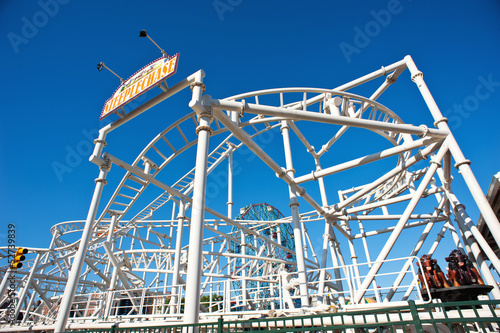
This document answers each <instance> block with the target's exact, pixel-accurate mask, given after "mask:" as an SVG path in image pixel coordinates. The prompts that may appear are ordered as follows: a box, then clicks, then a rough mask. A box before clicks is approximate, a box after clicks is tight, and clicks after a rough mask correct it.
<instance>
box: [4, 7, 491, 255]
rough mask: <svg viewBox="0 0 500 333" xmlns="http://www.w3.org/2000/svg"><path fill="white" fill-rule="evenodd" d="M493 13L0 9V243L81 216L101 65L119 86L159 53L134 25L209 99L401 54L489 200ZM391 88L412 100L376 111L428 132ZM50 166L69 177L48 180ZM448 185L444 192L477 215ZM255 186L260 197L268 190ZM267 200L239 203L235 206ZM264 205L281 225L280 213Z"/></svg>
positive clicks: (146, 124)
mask: <svg viewBox="0 0 500 333" xmlns="http://www.w3.org/2000/svg"><path fill="white" fill-rule="evenodd" d="M499 14H500V3H499V2H498V1H493V0H485V1H481V2H468V1H439V2H434V1H409V0H401V1H393V0H390V1H376V2H374V1H343V2H340V1H307V2H306V1H290V0H288V1H281V0H280V1H266V2H265V1H249V0H216V1H212V0H206V1H175V2H174V1H149V2H145V3H143V4H139V3H138V2H132V1H106V2H103V1H77V0H72V1H70V0H64V1H62V0H59V1H57V0H41V1H23V2H21V1H7V0H5V1H2V2H1V3H0V22H1V24H0V36H1V39H0V40H1V42H0V43H1V47H0V49H1V52H0V60H1V63H2V79H1V80H0V87H1V91H2V93H1V94H0V99H1V105H2V118H3V119H2V121H1V122H0V189H1V190H0V207H1V211H2V217H1V219H0V220H1V221H2V222H1V225H2V226H1V228H4V230H0V234H2V237H0V246H3V245H5V240H6V238H5V233H6V230H7V223H15V224H16V225H17V237H18V238H17V242H18V244H19V245H25V246H33V247H46V246H48V243H49V241H50V234H49V228H50V226H52V225H53V224H55V223H58V222H62V221H67V220H77V219H85V217H86V215H87V210H88V206H89V203H90V199H91V195H92V192H93V188H94V181H93V180H94V179H95V178H96V177H97V173H98V170H97V167H96V166H95V165H94V164H91V163H90V162H88V156H89V147H90V142H91V139H90V138H92V139H93V138H94V137H95V136H96V130H98V129H99V128H100V127H102V126H103V124H106V123H107V122H109V121H110V120H112V119H114V117H115V116H114V115H112V116H110V117H108V118H106V120H104V121H101V122H100V121H99V115H100V112H101V109H102V107H103V105H104V102H105V101H106V100H107V99H108V98H109V97H110V96H111V94H112V93H113V91H114V90H115V89H116V87H117V86H118V84H119V81H118V79H117V78H116V77H114V76H113V75H112V74H111V73H109V72H107V71H103V72H98V71H97V69H96V64H97V63H99V62H101V61H103V62H105V63H106V65H108V66H109V67H110V68H111V69H113V70H114V71H115V72H117V73H118V74H120V75H121V76H123V77H124V78H127V77H129V76H130V75H132V74H133V73H134V72H135V71H136V70H138V69H139V68H141V67H142V66H144V65H146V64H147V63H149V62H150V61H152V60H154V59H156V58H158V57H160V56H161V53H160V52H159V50H158V49H157V48H156V47H155V46H154V45H153V44H152V43H150V42H149V41H148V40H147V39H144V38H139V37H138V35H139V31H140V30H141V29H146V30H147V31H148V32H149V34H150V35H151V36H152V38H153V39H154V40H155V41H156V42H157V43H158V44H160V45H161V46H162V47H163V48H164V49H165V50H166V51H167V52H168V53H169V54H174V53H177V52H180V62H179V67H178V71H177V74H176V75H175V76H173V77H172V78H170V79H169V81H168V82H169V84H174V83H176V82H178V81H180V80H182V79H183V78H185V77H186V76H188V75H190V74H192V73H194V72H195V71H197V70H198V69H203V70H204V71H205V72H206V74H207V76H206V78H205V84H206V85H207V93H209V94H211V95H212V96H213V97H215V98H224V97H227V96H231V95H235V94H238V93H243V92H247V91H253V90H259V89H265V88H275V87H293V86H304V87H321V88H332V87H335V86H338V85H340V84H342V83H345V82H347V81H350V80H352V79H355V78H357V77H359V76H361V75H364V74H367V73H369V72H371V71H374V70H377V69H379V68H380V67H381V66H384V65H389V64H391V63H394V62H396V61H398V60H401V59H402V58H403V57H404V56H405V55H407V54H410V55H411V56H412V57H413V59H414V61H415V62H416V64H417V66H418V67H419V69H420V70H421V71H422V72H423V73H424V75H425V76H424V78H425V81H426V83H427V85H428V86H429V88H430V90H431V92H432V93H433V95H434V98H435V99H436V101H437V103H438V105H439V106H440V108H441V111H442V112H443V113H444V114H445V116H447V117H448V118H449V119H450V123H449V124H450V127H451V128H452V131H453V133H454V134H455V136H456V139H457V141H458V143H459V144H460V146H461V148H462V150H463V152H464V154H465V156H466V158H468V159H470V160H471V161H472V169H473V171H474V172H475V174H476V177H477V179H478V181H479V183H480V185H481V186H482V187H483V190H486V189H487V187H488V185H489V183H490V180H491V177H492V176H493V174H495V173H496V172H498V171H499V170H500V167H499V166H500V157H499V155H500V154H498V146H499V144H500V135H499V134H498V132H497V130H498V124H499V119H500V116H499V115H498V112H499V111H500V110H499V105H500V65H499V63H498V54H499V51H500V46H499V45H500V44H499V43H498V41H499V40H500V21H499V20H498V17H499ZM400 80H401V81H406V82H407V83H405V85H406V86H407V87H406V86H404V87H405V88H404V90H403V91H405V92H410V91H411V93H408V95H406V94H403V95H392V97H393V99H392V100H391V99H389V98H386V99H382V100H381V102H382V103H383V104H385V105H386V106H388V107H389V108H392V109H393V110H394V111H395V112H396V113H398V115H400V116H401V117H402V118H403V120H404V121H405V122H407V123H414V124H421V123H427V124H428V125H431V124H432V120H431V119H430V116H429V114H428V113H427V111H426V110H425V109H424V108H423V105H424V104H423V101H422V99H421V97H420V95H419V93H418V90H417V88H416V87H415V86H414V84H413V83H411V81H410V80H409V73H408V71H405V72H404V73H403V74H402V76H401V78H400ZM408 82H410V83H408ZM398 83H399V82H398ZM410 94H411V95H410ZM152 96H153V94H152V93H151V94H148V95H147V97H145V98H144V99H143V100H145V99H146V98H149V97H152ZM188 101H189V94H184V95H181V96H180V97H179V98H178V99H175V100H174V101H172V102H171V103H172V105H173V106H174V107H172V108H166V109H162V108H154V109H152V110H150V111H148V112H147V113H146V114H143V115H141V116H140V117H138V118H137V119H134V120H133V121H132V122H130V123H128V124H127V125H125V126H123V127H122V128H120V129H119V130H117V131H116V132H114V133H113V134H112V135H111V136H110V137H109V140H108V147H110V148H109V149H117V151H119V154H117V155H118V156H119V157H120V158H122V159H124V160H126V161H128V162H129V163H131V162H132V160H133V159H134V158H135V156H137V154H139V152H140V151H141V150H142V148H143V147H144V146H145V145H146V144H147V143H148V142H149V141H150V140H151V139H152V138H153V137H154V136H155V135H156V134H157V133H158V132H160V131H161V130H162V129H164V128H165V127H166V126H168V125H169V124H170V123H172V122H173V121H175V120H177V119H178V118H180V117H181V116H183V115H184V114H185V113H186V112H189V111H190V109H189V108H188V107H187V103H188ZM417 111H418V112H417ZM111 147H113V148H111ZM355 156H358V155H357V154H355ZM60 165H65V166H66V167H67V169H65V170H66V171H67V172H61V171H59V172H58V171H56V169H55V168H56V167H55V166H60ZM246 168H247V169H246V170H245V169H243V171H242V172H243V174H246V175H248V177H246V178H245V177H243V178H242V179H240V180H238V182H240V184H243V186H246V183H251V182H252V178H251V177H252V175H253V174H254V173H255V172H254V171H255V170H250V168H251V166H246ZM118 169H119V168H118V167H116V166H115V167H113V169H112V171H118ZM117 174H120V173H119V171H118V172H117ZM120 175H121V174H120ZM110 177H111V180H113V179H116V180H118V179H119V178H120V177H119V176H116V178H113V177H115V176H110ZM455 178H456V182H455V183H456V184H454V185H456V187H455V191H456V192H457V193H460V198H462V200H463V201H464V203H465V205H466V206H467V209H468V210H469V213H470V215H471V216H473V217H474V219H476V218H477V216H478V213H477V210H476V209H475V208H474V204H473V202H472V201H471V198H470V196H469V195H468V194H467V193H465V192H463V190H464V189H465V187H464V185H463V182H462V180H461V179H460V178H459V175H458V174H456V175H455ZM272 184H274V183H273V180H269V183H268V185H272ZM113 186H114V185H112V186H110V187H109V188H107V189H106V190H105V191H107V192H105V194H104V196H103V198H104V200H105V199H106V198H108V197H109V195H110V194H111V193H110V192H112V190H113V189H114V187H113ZM259 186H262V188H261V189H262V192H263V193H264V194H265V193H266V190H265V186H266V184H265V183H264V184H262V185H259ZM460 191H462V192H460ZM267 193H269V192H267ZM462 193H463V194H462ZM332 196H333V195H332ZM261 199H262V200H261ZM271 199H272V197H266V196H265V195H264V196H263V197H262V198H255V197H252V196H251V195H248V197H242V198H238V199H237V200H238V201H237V202H236V204H235V206H236V207H235V208H236V211H237V209H238V208H239V207H241V206H244V205H247V204H251V203H254V202H256V201H270V200H271ZM248 201H250V202H248ZM269 203H270V204H275V205H276V206H278V208H279V209H280V210H281V211H282V212H283V213H284V214H285V215H289V208H288V203H286V202H277V203H275V202H269ZM224 205H225V202H224V203H223V206H224ZM167 215H168V213H167ZM321 228H323V227H322V226H321Z"/></svg>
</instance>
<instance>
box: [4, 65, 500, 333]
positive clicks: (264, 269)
mask: <svg viewBox="0 0 500 333" xmlns="http://www.w3.org/2000/svg"><path fill="white" fill-rule="evenodd" d="M407 69H408V71H409V73H410V75H409V76H410V78H411V80H412V81H413V82H414V83H415V84H416V87H415V91H419V92H420V94H421V96H422V97H423V99H424V102H425V104H422V105H425V108H421V109H418V110H415V108H414V107H411V106H410V105H409V104H408V105H407V109H412V110H413V111H417V112H416V114H417V116H420V115H421V117H422V119H423V124H422V125H412V124H407V123H405V122H404V121H403V118H404V117H405V116H408V114H406V113H405V110H404V108H403V110H401V112H398V113H396V112H395V111H393V110H391V109H389V108H388V107H387V106H385V105H383V104H381V103H379V102H378V100H379V98H380V97H381V96H383V94H384V93H385V92H386V90H387V89H388V88H389V87H391V86H392V85H394V86H397V84H395V83H396V82H397V80H398V78H399V77H400V76H401V75H402V74H403V73H405V71H406V70H407ZM406 74H407V73H406ZM204 76H205V73H204V72H203V71H201V70H200V71H198V72H196V73H194V74H192V75H190V76H188V77H187V78H185V79H183V80H181V81H180V82H178V83H177V84H175V85H172V86H168V85H167V84H166V82H165V81H164V82H162V83H161V84H158V86H157V87H155V89H157V90H158V94H157V95H156V96H155V97H153V98H151V99H150V100H148V101H146V102H145V103H144V104H142V105H140V106H139V107H137V108H135V109H133V110H130V111H129V112H126V111H124V109H121V111H119V112H116V116H115V117H116V120H113V121H112V122H111V123H110V124H108V125H106V126H104V127H103V128H102V129H101V130H100V131H99V137H98V138H96V140H95V148H94V151H93V153H92V156H91V157H90V161H91V162H93V163H94V164H96V165H97V166H98V167H99V175H98V177H97V179H96V180H95V182H96V184H95V191H94V195H93V197H92V202H91V206H90V208H89V212H88V216H87V218H86V219H85V220H74V221H67V222H62V223H58V224H55V225H54V226H52V228H51V229H50V232H51V235H52V239H51V241H50V244H49V245H48V247H46V248H32V247H29V245H25V244H23V245H25V246H23V248H26V249H27V250H28V252H27V253H26V254H25V257H26V259H25V260H24V261H23V263H22V267H20V268H13V267H12V266H11V264H10V262H9V257H10V255H11V250H12V249H11V248H9V247H3V248H1V249H0V251H1V252H0V255H1V260H2V261H1V264H2V266H1V267H0V272H1V273H0V274H2V279H1V280H2V284H1V286H0V292H1V293H0V296H1V298H0V302H1V303H0V332H14V331H17V332H24V331H45V332H57V333H59V332H63V331H70V330H95V329H98V328H103V329H104V328H110V327H118V326H120V327H146V326H148V327H154V326H161V325H165V323H168V324H175V323H179V324H199V323H205V322H213V321H217V320H218V319H219V318H221V320H222V319H223V320H224V321H228V320H235V321H237V320H249V319H252V318H281V317H286V318H292V319H293V318H298V317H299V316H304V315H315V316H321V315H324V314H328V313H336V314H340V313H345V314H349V313H352V312H353V311H362V310H370V311H373V312H376V311H384V309H389V308H391V307H396V306H406V305H408V304H411V305H413V306H424V305H425V304H436V303H440V302H446V301H450V300H452V301H461V300H477V299H479V300H485V299H490V300H492V301H499V302H500V289H499V287H498V283H497V281H498V280H499V276H498V272H499V271H500V261H499V259H498V256H497V255H496V253H495V250H496V249H498V244H500V224H499V222H498V219H497V217H496V215H495V213H494V212H493V210H492V208H491V206H490V204H489V203H488V201H487V200H486V198H485V196H484V194H483V192H482V190H481V188H480V187H479V185H478V183H477V181H476V178H475V177H474V175H473V173H472V171H471V168H470V166H469V164H470V161H468V160H467V159H465V157H464V155H463V153H462V151H461V150H460V148H459V146H458V144H457V142H456V140H455V138H454V137H453V135H452V133H451V130H450V128H449V127H448V125H447V119H446V118H444V117H443V115H442V114H441V112H440V110H439V108H438V106H437V104H436V103H435V101H434V99H433V97H432V95H431V93H430V91H429V89H428V88H427V85H426V84H425V81H424V79H423V74H422V72H420V71H419V70H418V69H417V67H416V65H415V63H414V62H413V60H412V58H411V57H409V56H406V57H405V58H404V59H403V60H401V61H398V62H396V63H393V64H391V65H388V66H385V67H382V68H381V69H379V70H376V71H374V72H372V73H369V74H367V75H365V76H362V77H360V78H358V79H355V80H353V81H351V82H348V83H345V84H342V85H339V86H337V87H335V88H333V89H332V88H328V89H324V88H295V87H293V88H279V89H268V90H260V91H254V92H249V93H244V94H239V95H236V96H232V97H228V98H224V99H216V98H213V97H212V96H210V95H208V94H204V92H205V85H204V83H203V78H204ZM169 80H173V78H170V79H169ZM401 80H403V79H401ZM189 88H190V89H191V91H192V97H191V100H190V101H189V104H188V105H189V108H187V107H186V111H185V112H184V111H181V114H183V115H182V117H181V118H180V119H178V120H177V121H175V122H174V123H172V124H170V125H169V126H168V127H167V128H165V129H164V130H163V131H161V132H160V133H159V134H158V135H157V136H156V137H154V138H153V140H152V141H150V143H149V144H147V145H146V147H144V149H143V150H142V151H141V152H140V153H139V155H137V157H136V158H135V159H134V160H131V161H126V160H125V159H124V158H123V159H122V158H120V157H118V155H117V153H115V152H114V147H112V146H111V145H109V146H106V137H107V136H108V135H112V132H113V131H114V130H120V129H119V128H120V126H121V125H123V124H125V123H126V122H128V121H133V120H132V119H133V118H135V117H137V116H139V115H140V114H142V113H144V112H146V111H147V110H148V109H150V108H152V107H157V108H165V109H166V110H170V108H172V106H171V105H170V104H169V98H172V97H173V96H174V95H176V94H178V93H180V92H181V91H184V90H185V89H189ZM391 89H397V87H395V88H393V87H391ZM354 91H363V92H367V91H368V92H369V91H371V93H368V95H369V97H363V96H361V95H359V94H357V93H355V92H354ZM401 98H404V97H401ZM409 103H410V102H409ZM424 111H425V112H424ZM177 113H179V111H177ZM414 118H415V114H414V115H412V119H414ZM116 151H117V152H118V154H119V153H120V150H119V149H117V150H116ZM453 161H454V164H453ZM111 166H114V167H113V172H116V173H119V172H123V173H124V175H123V177H122V178H121V180H120V181H118V182H117V183H116V184H112V182H111V181H110V180H108V179H107V176H108V172H111ZM453 167H455V168H456V169H457V170H458V171H459V173H460V175H461V177H462V178H463V181H464V182H465V184H466V187H467V189H468V190H469V191H470V194H471V195H472V196H473V198H474V201H475V203H476V204H477V207H478V209H479V211H480V213H481V218H482V219H484V222H485V224H486V226H487V229H488V230H489V231H490V233H491V235H492V237H493V241H491V240H486V238H485V236H484V235H483V234H482V233H481V232H480V231H479V229H478V227H477V223H475V222H474V221H473V220H472V219H471V218H470V217H469V216H468V215H467V212H466V210H465V206H464V205H463V204H462V203H461V202H460V201H459V195H458V194H455V192H454V191H453V181H454V177H453V173H454V172H455V171H454V170H453ZM115 169H116V171H115ZM265 183H268V186H267V187H265V188H264V187H263V185H262V184H265ZM110 188H111V189H110ZM112 188H114V190H112ZM103 191H104V193H108V195H107V197H109V200H108V201H107V202H101V197H102V195H103ZM235 198H252V199H251V200H253V201H251V202H245V203H243V204H242V205H241V206H239V207H235V203H234V201H235V200H236V199H235ZM236 201H238V202H240V203H241V199H238V200H236ZM263 201H266V202H268V203H264V202H263ZM99 207H100V209H99ZM235 209H240V211H239V214H238V215H236V216H235V214H234V212H233V211H234V210H235ZM282 211H283V212H285V214H282V213H281V212H282ZM436 234H437V236H436ZM432 235H434V236H432ZM445 236H449V237H447V238H446V239H445ZM452 250H455V251H458V252H454V253H458V255H466V256H467V258H468V259H470V260H469V261H470V264H469V262H467V263H468V265H469V267H470V269H474V270H475V271H476V272H478V275H479V276H480V280H481V282H483V284H481V285H479V284H478V280H477V279H476V280H474V281H476V282H474V281H472V280H470V279H469V280H470V281H472V282H470V281H469V282H470V285H469V283H465V282H463V284H464V285H458V284H459V283H458V282H457V283H458V284H455V285H453V284H452V285H447V287H446V288H445V286H444V285H429V283H430V282H429V281H431V280H430V279H427V278H426V277H429V274H430V273H429V272H428V271H427V267H431V269H433V268H432V267H434V269H435V266H432V265H431V264H429V265H431V266H426V265H424V264H422V262H421V261H420V259H419V257H420V256H421V255H425V256H427V257H426V258H431V257H432V258H435V259H440V260H444V257H445V255H447V254H448V253H450V251H452ZM395 252H397V253H395ZM440 256H442V258H441V257H440ZM429 260H430V259H429ZM458 264H459V263H457V265H458ZM457 267H458V266H457ZM438 273H439V274H441V273H443V274H442V275H440V276H442V277H443V278H445V279H448V278H447V277H446V276H445V274H446V269H445V270H444V271H441V273H440V272H439V271H437V270H436V274H438ZM454 276H455V275H454ZM432 281H434V280H432ZM465 284H467V285H465ZM447 288H448V289H447ZM461 297H465V298H461ZM488 304H489V303H488ZM491 309H493V308H491ZM463 311H467V310H463ZM452 312H453V311H451V312H450V316H452V314H451V313H452ZM455 312H456V311H455ZM455 312H453V313H455ZM387 313H389V312H387ZM408 313H409V312H408ZM439 315H443V316H445V317H446V316H447V313H446V310H445V311H444V312H439V313H437V314H436V316H439ZM454 315H456V316H458V315H457V314H454ZM498 315H500V313H499V312H498V310H496V309H493V310H491V311H490V312H489V316H491V318H492V319H491V320H490V322H491V324H490V326H489V327H492V328H491V329H492V330H494V329H495V327H498V326H495V327H494V326H491V325H497V323H498ZM401 316H403V315H401ZM462 317H463V315H462ZM473 317H474V318H479V317H481V313H479V312H477V311H476V312H475V313H474V314H473ZM318 318H319V317H318ZM387 318H389V315H387V316H386V319H387ZM401 318H402V317H401ZM446 318H448V317H446ZM365 319H366V318H365ZM471 320H472V319H471ZM333 321H334V320H333V319H332V322H333ZM389 322H390V320H389ZM290 325H295V324H293V322H292V324H290ZM367 325H368V324H367ZM450 325H451V324H450ZM449 327H451V326H449ZM332 331H333V330H332ZM472 331H474V329H472Z"/></svg>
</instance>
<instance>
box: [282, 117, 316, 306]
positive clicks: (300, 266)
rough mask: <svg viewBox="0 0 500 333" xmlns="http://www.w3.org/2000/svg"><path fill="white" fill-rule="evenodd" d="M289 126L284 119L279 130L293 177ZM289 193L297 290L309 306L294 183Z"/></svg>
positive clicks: (288, 168)
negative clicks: (297, 280) (297, 278)
mask: <svg viewBox="0 0 500 333" xmlns="http://www.w3.org/2000/svg"><path fill="white" fill-rule="evenodd" d="M289 131H290V127H288V124H287V123H286V121H282V122H281V132H282V134H283V143H284V147H285V159H286V173H287V174H288V176H289V177H290V178H291V179H293V175H294V173H295V170H294V169H293V161H292V149H291V147H290V135H289ZM288 190H289V194H290V208H291V209H292V224H293V236H294V241H295V256H296V258H297V273H298V276H299V290H300V299H301V303H302V306H303V307H304V306H309V292H308V289H307V272H306V265H305V261H304V245H303V242H304V240H303V239H302V232H301V223H300V216H299V202H298V201H297V192H296V186H295V184H290V185H289V186H288Z"/></svg>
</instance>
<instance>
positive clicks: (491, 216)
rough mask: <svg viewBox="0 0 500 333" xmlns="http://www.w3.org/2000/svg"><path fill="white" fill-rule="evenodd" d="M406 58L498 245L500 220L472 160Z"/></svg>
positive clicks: (414, 66)
mask: <svg viewBox="0 0 500 333" xmlns="http://www.w3.org/2000/svg"><path fill="white" fill-rule="evenodd" d="M405 60H406V65H407V66H408V69H409V70H410V72H411V75H412V81H413V82H415V83H416V84H417V86H418V89H419V90H420V93H421V94H422V96H423V98H424V100H425V103H426V104H427V107H428V108H429V110H430V112H431V114H432V116H433V117H434V121H435V123H434V124H435V125H436V126H437V127H438V128H439V129H441V130H445V131H448V132H449V133H450V134H448V136H447V139H446V140H447V141H448V145H449V148H450V152H451V154H452V155H453V158H454V159H455V162H456V163H455V168H457V169H458V170H459V171H460V174H461V175H462V177H463V178H464V180H465V183H466V184H467V187H468V188H469V191H470V193H471V194H472V197H473V198H474V201H475V202H476V204H477V207H478V208H479V210H480V211H481V214H482V215H483V218H484V221H485V222H486V225H487V226H488V228H489V229H490V231H491V235H492V236H493V238H494V239H495V242H496V243H497V245H498V246H500V222H498V219H497V217H496V215H495V213H494V212H493V209H492V208H491V206H490V204H489V203H488V200H486V197H485V196H484V193H483V191H482V190H481V187H480V186H479V183H478V182H477V180H476V177H475V176H474V174H473V173H472V170H471V168H470V166H469V165H470V161H469V160H466V159H465V157H464V155H463V153H462V150H461V149H460V147H459V146H458V143H457V141H456V140H455V137H454V136H453V134H452V133H451V131H450V128H449V127H448V124H447V121H448V120H447V119H446V118H444V117H443V115H442V114H441V111H440V110H439V107H438V106H437V104H436V102H435V101H434V98H433V97H432V95H431V93H430V91H429V88H427V85H426V84H425V81H424V74H422V72H421V71H419V70H418V68H417V66H416V65H415V63H414V62H413V59H412V58H411V57H410V56H406V57H405Z"/></svg>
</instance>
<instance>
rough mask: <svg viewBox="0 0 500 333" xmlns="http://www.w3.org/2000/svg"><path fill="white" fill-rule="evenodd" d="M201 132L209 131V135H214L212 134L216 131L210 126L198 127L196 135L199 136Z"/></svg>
mask: <svg viewBox="0 0 500 333" xmlns="http://www.w3.org/2000/svg"><path fill="white" fill-rule="evenodd" d="M201 131H208V134H209V135H212V133H213V132H214V130H213V129H212V127H210V126H198V127H196V135H199V133H200V132H201Z"/></svg>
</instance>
